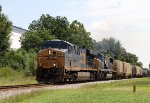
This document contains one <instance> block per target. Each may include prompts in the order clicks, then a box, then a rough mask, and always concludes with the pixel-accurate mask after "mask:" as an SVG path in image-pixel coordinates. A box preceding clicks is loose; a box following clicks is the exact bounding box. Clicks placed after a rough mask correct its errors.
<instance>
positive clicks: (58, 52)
mask: <svg viewBox="0 0 150 103" xmlns="http://www.w3.org/2000/svg"><path fill="white" fill-rule="evenodd" d="M144 73H145V74H144ZM147 73H148V72H147V70H146V69H142V68H141V67H138V66H135V65H131V64H129V63H126V62H123V61H120V60H114V59H113V58H111V57H108V56H104V55H103V54H101V53H99V52H96V51H92V50H89V49H82V48H78V47H77V46H76V45H73V44H71V43H69V42H66V41H63V40H49V41H45V42H44V43H43V44H42V46H41V49H40V51H39V52H38V54H37V73H36V80H37V81H38V82H39V83H56V82H68V81H82V80H93V81H94V80H105V79H120V78H131V77H142V76H143V74H144V75H145V76H146V75H147Z"/></svg>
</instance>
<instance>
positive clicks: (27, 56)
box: [1, 49, 36, 75]
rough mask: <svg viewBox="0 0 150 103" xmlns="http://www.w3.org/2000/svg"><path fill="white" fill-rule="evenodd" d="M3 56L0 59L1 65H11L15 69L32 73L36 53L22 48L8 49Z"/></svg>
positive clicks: (34, 66) (33, 72)
mask: <svg viewBox="0 0 150 103" xmlns="http://www.w3.org/2000/svg"><path fill="white" fill-rule="evenodd" d="M4 57H5V58H3V59H2V61H1V66H2V67H6V66H7V67H11V68H13V69H15V70H21V71H24V72H25V73H26V74H27V75H34V74H35V70H36V53H35V52H33V51H29V52H26V51H25V50H23V49H19V50H17V51H14V50H10V51H8V52H7V53H5V56H4Z"/></svg>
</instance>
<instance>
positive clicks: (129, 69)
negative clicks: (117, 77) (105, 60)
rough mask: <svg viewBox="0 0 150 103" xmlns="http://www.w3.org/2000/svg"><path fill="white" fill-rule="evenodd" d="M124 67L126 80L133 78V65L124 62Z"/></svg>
mask: <svg viewBox="0 0 150 103" xmlns="http://www.w3.org/2000/svg"><path fill="white" fill-rule="evenodd" d="M123 67H124V74H125V78H131V76H132V67H131V65H130V64H129V63H126V62H124V63H123Z"/></svg>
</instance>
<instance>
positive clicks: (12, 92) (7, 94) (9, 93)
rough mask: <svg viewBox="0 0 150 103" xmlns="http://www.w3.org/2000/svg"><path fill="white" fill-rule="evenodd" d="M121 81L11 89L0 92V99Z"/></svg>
mask: <svg viewBox="0 0 150 103" xmlns="http://www.w3.org/2000/svg"><path fill="white" fill-rule="evenodd" d="M117 81H121V80H108V81H95V82H86V83H78V84H64V85H50V86H46V87H42V88H36V87H32V88H22V89H21V88H19V89H11V90H7V91H0V99H4V98H9V97H11V96H16V95H19V94H22V93H31V92H33V91H36V90H42V89H47V90H56V89H69V88H80V87H82V86H85V85H91V84H101V83H112V82H117Z"/></svg>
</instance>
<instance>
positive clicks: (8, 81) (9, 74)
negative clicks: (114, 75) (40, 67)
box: [0, 68, 37, 86]
mask: <svg viewBox="0 0 150 103" xmlns="http://www.w3.org/2000/svg"><path fill="white" fill-rule="evenodd" d="M33 83H37V82H36V80H35V77H31V76H30V77H29V76H28V77H27V76H26V75H25V74H24V72H21V71H17V70H13V69H11V68H0V86H6V85H21V84H33Z"/></svg>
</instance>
